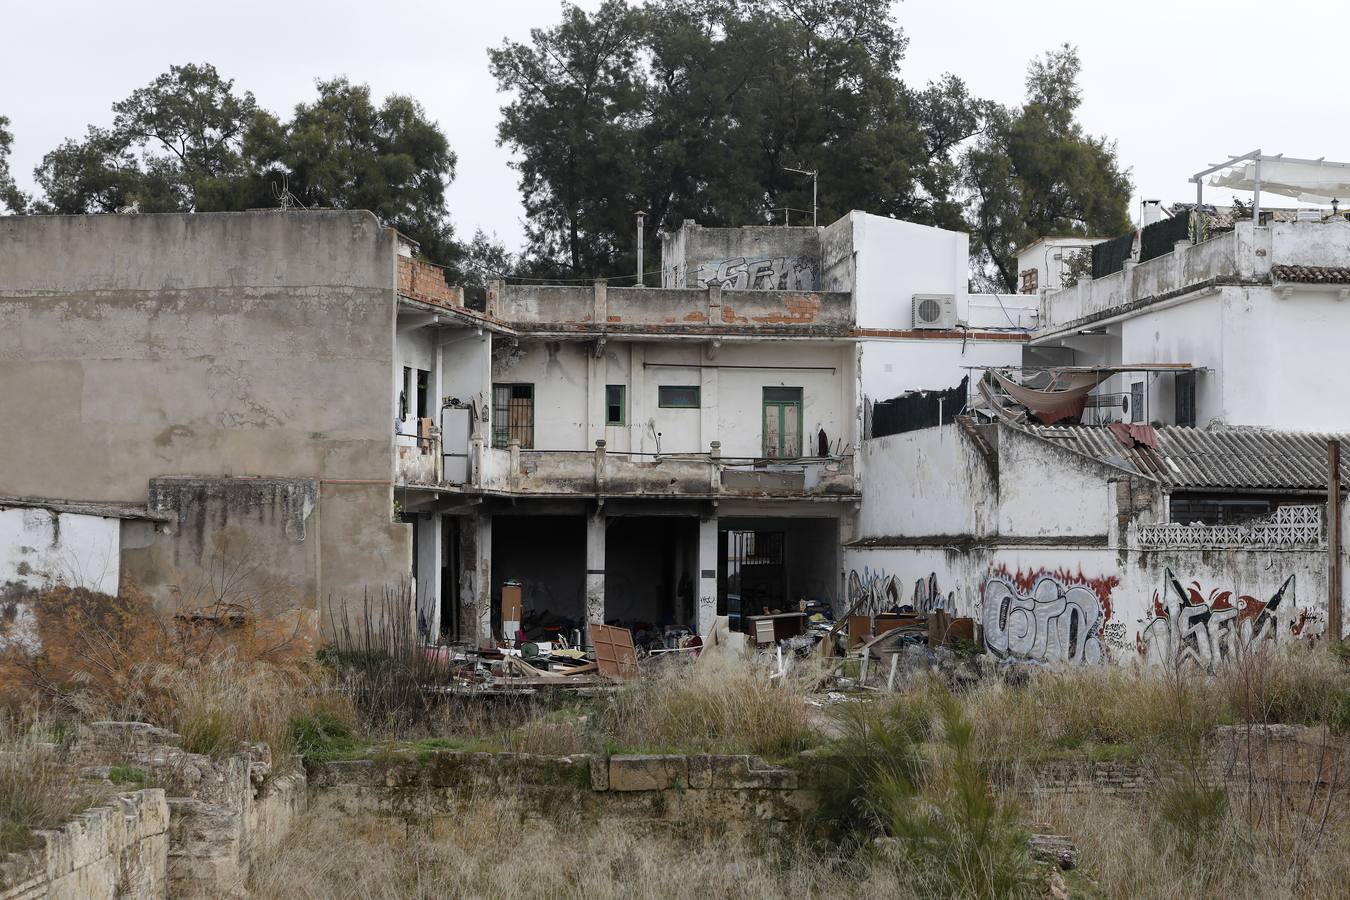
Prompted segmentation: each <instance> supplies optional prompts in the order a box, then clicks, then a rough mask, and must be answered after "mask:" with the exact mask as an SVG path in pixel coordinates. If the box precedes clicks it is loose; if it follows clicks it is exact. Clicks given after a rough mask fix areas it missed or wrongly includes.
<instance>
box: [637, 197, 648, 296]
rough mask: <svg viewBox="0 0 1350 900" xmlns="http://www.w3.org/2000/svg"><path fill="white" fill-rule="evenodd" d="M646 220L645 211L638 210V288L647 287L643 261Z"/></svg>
mask: <svg viewBox="0 0 1350 900" xmlns="http://www.w3.org/2000/svg"><path fill="white" fill-rule="evenodd" d="M646 219H647V213H646V212H644V211H643V210H638V214H637V286H638V287H646V285H645V284H643V280H644V272H643V271H642V270H643V268H644V266H643V259H642V225H643V222H645V221H646Z"/></svg>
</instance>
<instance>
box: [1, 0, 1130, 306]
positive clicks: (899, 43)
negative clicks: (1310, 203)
mask: <svg viewBox="0 0 1350 900" xmlns="http://www.w3.org/2000/svg"><path fill="white" fill-rule="evenodd" d="M891 8H892V4H891V3H890V2H889V0H642V2H629V0H604V2H603V3H602V4H601V5H600V6H599V7H598V8H596V9H595V10H594V11H593V12H589V13H588V12H586V11H585V10H582V9H580V8H579V7H576V6H574V5H570V4H566V3H565V4H564V5H563V8H562V15H561V18H560V19H559V20H558V21H557V22H555V23H554V24H552V25H549V26H547V27H539V28H535V29H533V30H532V31H531V32H530V37H529V40H528V41H523V42H519V41H506V42H504V43H503V44H502V45H501V46H499V47H497V48H495V49H492V50H489V52H488V57H489V58H488V64H489V69H490V71H491V74H492V75H493V77H494V78H495V79H496V81H497V85H498V89H499V90H500V91H501V92H503V93H504V94H505V103H504V105H503V107H502V109H501V119H500V122H499V125H498V129H497V138H498V143H499V144H500V145H502V146H505V147H508V148H509V149H510V150H511V151H512V152H513V154H514V159H513V162H512V165H513V166H515V168H516V169H517V170H518V172H519V184H520V191H521V197H522V201H523V203H524V207H525V213H526V221H525V228H526V234H527V245H526V247H525V248H524V249H523V252H522V254H521V255H520V257H519V258H517V257H514V256H512V255H511V254H508V253H507V252H506V250H505V249H504V248H503V247H502V246H501V245H500V244H499V243H496V242H495V241H494V240H492V239H490V238H488V237H487V236H486V235H484V234H482V233H481V232H479V233H477V234H475V236H474V238H473V239H471V240H470V241H467V242H464V241H459V240H456V238H455V234H454V230H453V228H452V226H451V221H450V216H449V210H448V209H447V201H446V191H447V188H448V186H449V185H450V183H451V182H452V181H453V179H454V177H455V174H456V157H455V153H454V151H453V150H452V149H451V147H450V144H449V141H448V140H447V138H446V136H445V133H444V132H443V131H442V130H441V129H440V127H439V126H438V125H437V124H436V123H435V122H433V121H431V120H430V119H429V118H428V117H427V114H426V112H425V110H424V109H423V108H422V107H421V105H420V104H418V102H417V101H416V100H414V99H413V98H412V97H410V96H405V95H397V94H396V95H391V96H389V97H386V98H384V99H383V100H378V99H377V98H375V97H373V96H372V95H371V91H370V88H369V87H368V86H366V85H362V84H354V83H352V82H350V81H349V80H347V79H346V78H342V77H339V78H333V79H329V80H319V81H317V82H316V96H315V97H314V98H313V99H312V100H310V101H308V102H303V103H300V104H298V105H297V106H296V107H295V109H294V110H293V111H292V113H291V115H290V117H289V118H285V117H283V116H278V115H277V114H275V113H273V112H271V111H269V110H266V109H264V108H262V107H261V106H259V105H258V103H257V101H256V99H255V98H254V96H253V94H251V93H249V92H247V91H243V90H241V89H238V88H236V86H235V83H234V81H233V80H230V79H228V78H225V77H223V76H221V75H220V74H219V73H218V72H217V71H216V69H215V68H214V67H213V66H211V65H209V64H206V63H189V64H185V65H181V66H171V67H170V68H169V71H168V72H166V73H164V74H163V75H160V76H159V77H157V78H155V79H154V80H153V81H151V82H150V83H149V84H147V85H146V86H144V87H142V88H139V89H137V90H135V91H133V92H132V93H131V95H130V96H128V97H127V98H125V99H124V100H121V101H119V102H117V103H115V104H113V107H112V113H113V116H112V120H111V122H110V123H108V124H93V125H90V126H89V127H88V129H87V131H86V132H85V134H84V136H83V137H80V138H72V139H68V140H66V141H65V142H63V143H62V144H61V145H60V146H58V147H56V148H55V149H53V150H52V151H51V152H49V153H47V154H46V156H44V157H43V159H42V162H41V164H40V165H39V166H38V167H37V169H36V170H35V173H34V174H35V178H36V181H37V184H38V186H39V188H40V194H39V196H38V197H36V198H31V199H30V198H29V197H27V196H26V195H25V194H24V193H23V192H22V191H20V190H19V188H18V186H17V184H15V181H14V179H13V177H12V176H11V173H10V171H9V153H10V147H11V144H12V136H11V134H10V131H9V122H8V120H7V119H5V118H3V117H0V206H4V207H6V208H8V209H9V210H10V211H12V212H19V213H21V212H28V211H32V212H57V213H107V212H117V211H120V210H140V211H144V212H161V211H193V210H199V211H208V210H240V209H251V208H259V207H275V206H277V205H284V204H289V203H296V204H300V205H303V206H306V207H313V206H320V207H337V208H349V209H355V208H363V209H370V210H372V211H373V212H375V213H376V214H377V215H378V216H380V217H381V219H382V220H383V221H385V222H386V223H388V224H389V225H392V226H394V227H396V228H398V229H399V230H401V231H403V232H404V233H405V234H408V235H409V236H411V237H412V238H414V239H415V240H417V241H418V242H419V243H420V244H421V247H422V251H423V253H424V255H425V256H427V257H429V258H430V259H432V260H433V261H435V262H438V263H441V264H444V265H447V267H448V268H449V269H450V270H451V277H452V278H455V279H456V280H459V281H461V282H463V283H465V284H466V285H468V286H469V287H470V288H471V289H472V288H473V287H475V286H480V287H481V285H482V283H483V280H484V277H485V276H487V275H488V274H490V273H496V272H500V271H503V270H504V269H508V268H516V267H524V268H526V269H528V270H530V271H532V272H533V273H534V274H538V275H542V276H548V277H592V276H610V277H616V276H617V277H625V276H627V274H628V273H630V272H632V271H633V270H634V265H633V263H634V258H633V257H634V252H635V246H634V245H635V237H636V235H635V231H636V214H637V213H638V212H645V213H646V229H647V232H648V233H647V238H648V242H649V243H654V240H653V239H654V238H655V237H656V233H657V232H658V231H660V230H666V229H671V228H675V227H678V226H679V224H680V222H681V221H682V220H684V219H696V220H698V221H699V222H700V223H702V224H705V225H747V224H767V223H782V222H786V221H790V222H791V223H793V224H806V223H808V222H810V221H811V207H812V179H811V177H810V176H809V175H803V174H801V172H800V171H792V170H807V171H815V172H818V175H819V180H818V185H819V194H818V204H819V222H820V223H821V224H825V223H828V222H830V221H832V220H833V219H834V218H836V217H838V216H840V215H842V214H844V213H846V212H848V211H849V210H852V209H861V210H865V211H867V212H872V213H877V214H880V215H886V216H893V217H896V218H900V219H906V220H909V221H913V222H919V223H923V224H930V225H937V226H941V227H944V228H954V229H964V230H968V231H970V232H971V233H972V236H973V238H974V240H973V241H972V252H973V255H974V259H975V263H976V265H975V275H976V278H977V280H982V281H983V282H985V285H986V286H987V287H991V288H993V289H997V290H1005V291H1011V290H1015V289H1016V280H1017V272H1016V260H1015V257H1014V256H1013V253H1014V250H1015V249H1016V248H1017V247H1018V246H1020V245H1022V244H1025V243H1028V242H1029V241H1030V240H1032V239H1034V238H1035V237H1039V236H1042V235H1050V234H1077V235H1104V236H1111V235H1115V234H1120V233H1123V232H1124V231H1126V230H1128V228H1129V220H1128V215H1127V211H1128V198H1129V194H1130V190H1131V186H1130V181H1129V176H1128V172H1127V171H1124V170H1122V168H1121V166H1120V164H1119V161H1118V159H1117V158H1116V151H1115V145H1114V144H1113V143H1112V142H1110V141H1109V140H1107V139H1106V138H1102V137H1095V136H1092V135H1089V134H1087V133H1086V132H1085V131H1084V129H1083V127H1082V125H1081V124H1080V123H1079V122H1078V119H1077V112H1078V108H1079V105H1080V103H1081V91H1080V88H1079V86H1078V76H1079V71H1080V60H1079V57H1078V53H1077V51H1076V50H1075V49H1074V48H1073V47H1071V46H1069V45H1067V44H1066V45H1064V46H1062V47H1060V48H1058V49H1055V50H1053V51H1051V52H1050V53H1047V54H1045V55H1044V56H1043V57H1040V58H1038V59H1035V60H1033V61H1032V63H1031V65H1030V66H1029V68H1028V71H1027V78H1026V97H1025V101H1024V102H1023V103H1022V104H1021V105H1020V106H1016V107H1004V106H1002V105H999V104H996V103H992V102H990V101H987V100H983V99H980V98H978V97H975V96H973V95H972V94H971V93H970V91H969V89H968V88H967V86H966V85H965V83H964V82H963V81H962V80H961V79H960V78H959V77H958V76H956V75H953V74H948V75H944V76H942V77H941V78H938V79H937V80H935V81H933V82H932V83H929V84H927V85H925V86H923V87H922V88H918V87H913V86H911V85H908V84H906V83H905V81H904V80H903V79H902V78H901V66H902V63H903V61H904V57H905V51H906V48H907V46H908V39H907V38H906V36H905V34H904V32H903V30H902V29H901V28H900V27H899V25H898V24H897V23H896V21H895V19H894V17H893V15H892V12H891Z"/></svg>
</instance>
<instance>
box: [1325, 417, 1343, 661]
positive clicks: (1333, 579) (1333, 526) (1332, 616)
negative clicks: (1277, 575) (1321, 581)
mask: <svg viewBox="0 0 1350 900" xmlns="http://www.w3.org/2000/svg"><path fill="white" fill-rule="evenodd" d="M1327 634H1328V635H1329V636H1330V639H1331V640H1332V641H1333V642H1335V643H1339V642H1340V640H1341V442H1340V441H1336V440H1332V441H1327Z"/></svg>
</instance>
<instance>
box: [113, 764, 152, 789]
mask: <svg viewBox="0 0 1350 900" xmlns="http://www.w3.org/2000/svg"><path fill="white" fill-rule="evenodd" d="M108 780H109V781H111V782H112V783H113V784H134V785H136V786H137V787H145V770H144V769H138V768H136V767H135V766H113V767H112V768H110V769H109V770H108Z"/></svg>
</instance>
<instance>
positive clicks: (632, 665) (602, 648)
mask: <svg viewBox="0 0 1350 900" xmlns="http://www.w3.org/2000/svg"><path fill="white" fill-rule="evenodd" d="M589 628H590V637H591V646H593V647H594V648H595V663H596V666H597V667H598V668H599V669H600V674H601V675H604V676H606V677H609V678H619V679H623V680H627V679H630V678H636V677H638V664H637V652H636V651H635V650H634V649H633V632H631V631H629V630H628V629H627V628H616V627H615V626H613V625H591V626H589Z"/></svg>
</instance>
